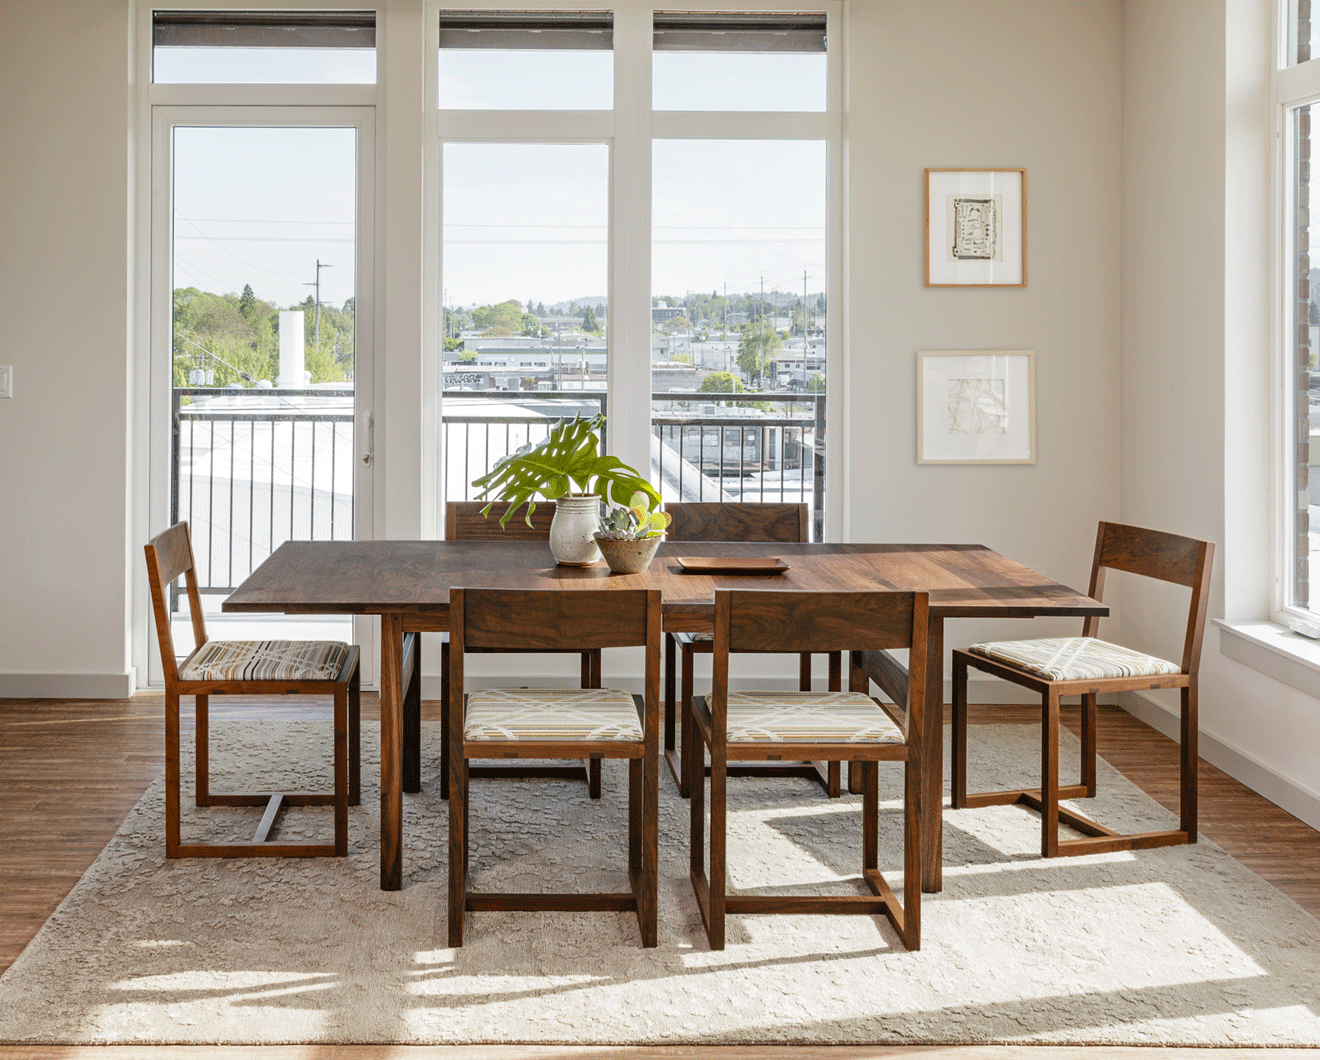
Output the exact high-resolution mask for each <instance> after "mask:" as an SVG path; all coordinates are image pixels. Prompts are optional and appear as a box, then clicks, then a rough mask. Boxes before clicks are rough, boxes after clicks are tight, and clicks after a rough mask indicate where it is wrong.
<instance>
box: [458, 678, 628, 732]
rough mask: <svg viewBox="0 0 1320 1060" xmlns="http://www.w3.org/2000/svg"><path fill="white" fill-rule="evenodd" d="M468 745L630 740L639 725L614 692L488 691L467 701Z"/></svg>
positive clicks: (623, 698) (623, 697)
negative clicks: (471, 742) (528, 741)
mask: <svg viewBox="0 0 1320 1060" xmlns="http://www.w3.org/2000/svg"><path fill="white" fill-rule="evenodd" d="M463 738H464V739H467V740H631V741H636V742H639V743H640V742H641V739H642V723H641V721H640V720H639V719H638V717H637V707H636V706H635V705H634V703H633V697H632V696H631V695H629V694H628V693H627V692H623V691H621V690H619V689H617V688H487V689H483V690H481V691H478V692H473V693H472V694H471V695H469V696H468V700H467V716H466V718H465V719H464V724H463Z"/></svg>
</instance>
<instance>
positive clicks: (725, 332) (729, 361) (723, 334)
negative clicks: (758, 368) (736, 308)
mask: <svg viewBox="0 0 1320 1060" xmlns="http://www.w3.org/2000/svg"><path fill="white" fill-rule="evenodd" d="M720 338H721V339H723V340H724V354H725V358H724V360H725V364H724V368H725V370H726V371H729V372H732V371H733V356H732V355H731V354H730V353H729V281H728V280H725V281H724V327H723V329H721V331H720Z"/></svg>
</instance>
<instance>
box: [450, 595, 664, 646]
mask: <svg viewBox="0 0 1320 1060" xmlns="http://www.w3.org/2000/svg"><path fill="white" fill-rule="evenodd" d="M456 609H459V610H461V612H462V615H461V621H459V620H456V619H455V617H454V614H455V610H456ZM449 613H450V622H449V627H450V633H449V638H450V642H451V643H452V644H453V645H454V647H455V648H460V647H461V648H463V649H477V650H481V651H491V650H501V649H502V650H506V651H508V650H514V651H566V650H567V651H589V650H594V649H598V648H622V647H629V646H636V645H646V644H648V642H649V639H650V638H651V636H652V634H654V636H655V639H656V644H657V651H658V650H659V648H658V645H659V643H660V640H659V637H660V590H658V589H581V590H567V589H565V590H554V589H548V590H537V589H453V590H451V591H450V594H449Z"/></svg>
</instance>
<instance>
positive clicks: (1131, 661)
mask: <svg viewBox="0 0 1320 1060" xmlns="http://www.w3.org/2000/svg"><path fill="white" fill-rule="evenodd" d="M967 650H968V651H969V652H973V653H975V654H976V655H984V656H985V657H986V658H988V659H995V660H996V661H998V662H1004V663H1009V664H1010V665H1012V666H1017V667H1019V668H1021V669H1023V670H1026V671H1027V672H1028V673H1033V674H1036V675H1037V676H1038V677H1044V678H1045V679H1047V680H1049V681H1096V680H1101V679H1103V678H1106V677H1147V676H1150V677H1153V676H1155V675H1157V674H1176V673H1181V672H1182V670H1181V668H1180V667H1177V666H1175V665H1174V664H1173V663H1171V662H1168V661H1167V660H1165V659H1159V658H1156V657H1155V656H1154V655H1145V654H1143V653H1142V652H1139V651H1133V650H1132V649H1131V648H1124V647H1122V646H1120V645H1118V644H1110V643H1109V642H1108V641H1103V640H1097V639H1096V638H1095V637H1053V638H1048V639H1044V640H1000V641H989V642H987V643H984V644H973V645H972V646H971V647H970V648H968V649H967Z"/></svg>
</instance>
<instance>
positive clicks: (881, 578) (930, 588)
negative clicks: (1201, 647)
mask: <svg viewBox="0 0 1320 1060" xmlns="http://www.w3.org/2000/svg"><path fill="white" fill-rule="evenodd" d="M710 556H719V557H727V558H729V559H731V560H736V559H739V558H757V557H769V556H774V557H779V558H780V559H782V560H783V561H784V563H785V564H786V565H787V567H788V569H787V570H786V571H783V572H782V573H778V574H771V575H765V574H759V575H747V574H708V573H692V572H687V571H685V570H684V569H683V567H682V565H681V564H680V563H679V562H678V560H679V558H680V557H682V558H689V557H710ZM757 586H765V587H767V588H769V587H772V586H773V587H774V588H776V589H790V590H792V589H800V590H818V589H819V590H831V591H854V592H855V591H865V590H875V589H898V590H918V591H925V592H928V593H929V594H930V626H929V629H928V631H927V637H928V666H927V677H926V682H925V685H926V689H927V696H926V698H927V702H926V704H925V706H926V710H925V717H926V718H927V719H930V721H929V722H928V723H927V724H926V725H925V726H924V731H923V739H922V748H921V760H922V764H923V772H922V785H921V788H922V790H921V795H920V802H921V807H922V811H921V813H920V820H921V822H922V844H921V860H922V889H923V890H924V891H938V890H940V889H941V886H942V877H941V866H942V861H943V846H942V843H943V763H944V726H943V725H942V724H940V723H939V722H940V719H942V718H943V711H944V702H943V700H944V695H943V690H944V622H945V620H946V619H949V618H1032V617H1037V616H1043V615H1075V616H1087V615H1099V616H1104V615H1107V614H1108V613H1109V609H1108V607H1107V606H1106V605H1105V604H1102V603H1100V602H1099V601H1096V600H1092V599H1091V598H1090V597H1088V596H1085V595H1084V594H1082V593H1079V592H1077V591H1076V590H1074V589H1070V588H1069V587H1068V586H1066V585H1063V584H1061V583H1059V582H1056V581H1054V580H1053V579H1052V578H1048V577H1046V576H1045V575H1043V574H1039V573H1037V572H1036V571H1034V570H1032V569H1031V568H1029V567H1026V566H1024V565H1022V564H1021V563H1018V562H1017V561H1015V560H1012V559H1009V558H1007V557H1006V556H1002V555H1000V554H999V553H998V552H995V551H993V550H992V549H989V548H986V547H985V546H983V545H946V544H886V543H881V544H857V543H848V544H830V543H811V544H797V543H792V544H786V543H773V544H762V543H744V542H714V543H696V542H674V543H666V544H664V545H662V546H661V548H660V551H659V553H658V554H657V556H656V558H655V560H654V561H653V562H652V564H651V567H650V569H649V570H648V571H647V572H645V573H643V574H632V575H614V574H611V573H610V571H609V569H608V568H607V567H606V566H605V565H604V563H598V564H596V565H594V566H589V567H560V566H557V565H556V564H555V563H554V561H553V559H552V558H551V556H550V551H549V548H548V547H547V546H546V545H545V543H544V542H535V541H531V542H529V541H509V542H502V541H288V542H285V543H284V544H283V545H281V546H280V547H279V548H278V549H276V550H275V552H274V553H272V554H271V556H270V557H269V558H268V559H267V560H266V561H265V562H264V563H262V564H261V566H260V567H258V568H257V569H256V570H255V571H253V572H252V574H251V575H249V576H248V578H247V579H245V580H244V582H243V584H242V585H240V586H239V587H238V588H237V589H236V590H235V591H234V592H233V594H231V595H230V596H229V597H227V598H226V599H225V601H224V603H223V605H222V610H224V611H226V612H283V613H285V614H299V615H324V614H350V615H378V616H379V617H380V716H381V724H380V769H381V796H380V798H381V806H380V886H381V889H382V890H398V889H399V888H400V887H401V886H402V885H403V835H402V825H403V793H404V790H405V789H408V790H414V791H415V790H418V785H419V783H420V781H419V769H420V767H419V761H418V758H417V746H418V742H419V733H417V732H410V733H408V734H405V723H406V721H409V720H410V723H411V725H413V726H414V727H415V726H417V725H419V724H420V723H419V721H418V718H419V717H420V687H421V665H420V650H419V642H418V635H419V634H420V633H423V632H447V631H448V628H449V625H448V622H449V590H450V589H451V588H458V587H470V588H518V589H556V590H564V591H571V590H573V589H575V588H578V589H582V588H593V589H599V588H619V589H627V588H658V589H659V590H660V591H661V593H662V597H663V614H664V627H665V629H666V631H674V632H691V633H708V632H710V631H711V629H712V623H713V616H714V592H715V590H716V589H727V588H748V587H757ZM863 665H864V668H865V669H866V672H867V674H868V676H869V677H870V678H871V679H872V680H874V681H875V682H876V684H877V685H879V687H880V688H881V689H882V690H883V691H884V692H885V694H886V695H887V696H889V697H890V698H891V699H893V700H894V701H895V702H897V703H900V704H902V703H905V702H906V700H907V670H906V668H905V667H904V665H903V664H902V663H901V662H900V661H899V660H898V659H897V658H895V657H893V656H891V655H889V654H888V653H885V652H867V653H865V655H864V659H863ZM405 699H407V700H408V703H407V704H405ZM405 705H407V706H408V707H409V708H410V709H408V710H405ZM405 735H407V736H408V737H409V738H408V739H405ZM405 755H407V756H408V759H409V760H408V761H405Z"/></svg>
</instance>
